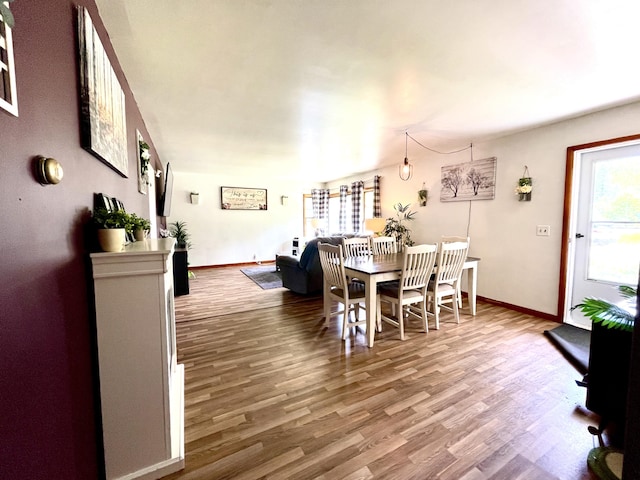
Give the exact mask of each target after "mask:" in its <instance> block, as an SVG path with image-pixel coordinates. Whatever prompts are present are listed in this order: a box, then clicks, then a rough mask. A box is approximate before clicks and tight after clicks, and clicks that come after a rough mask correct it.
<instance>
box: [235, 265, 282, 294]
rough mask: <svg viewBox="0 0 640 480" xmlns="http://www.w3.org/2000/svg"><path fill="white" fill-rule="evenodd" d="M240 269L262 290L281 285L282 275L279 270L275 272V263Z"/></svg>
mask: <svg viewBox="0 0 640 480" xmlns="http://www.w3.org/2000/svg"><path fill="white" fill-rule="evenodd" d="M240 271H241V272H242V273H244V274H245V275H246V276H247V277H249V278H250V279H251V280H253V281H254V282H256V283H257V284H258V285H259V286H260V288H262V289H263V290H271V289H272V288H280V287H282V277H281V274H280V272H276V266H275V265H260V266H258V267H247V268H241V269H240Z"/></svg>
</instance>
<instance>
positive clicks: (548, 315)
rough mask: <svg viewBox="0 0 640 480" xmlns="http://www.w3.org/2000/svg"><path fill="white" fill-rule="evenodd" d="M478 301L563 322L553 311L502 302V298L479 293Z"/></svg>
mask: <svg viewBox="0 0 640 480" xmlns="http://www.w3.org/2000/svg"><path fill="white" fill-rule="evenodd" d="M476 299H477V300H478V301H482V302H486V303H491V304H492V305H497V306H499V307H504V308H508V309H509V310H514V311H516V312H520V313H525V314H527V315H531V316H534V317H538V318H544V319H545V320H551V321H552V322H556V323H562V321H561V320H560V319H559V318H558V316H557V315H553V314H551V313H544V312H540V311H538V310H533V309H532V308H526V307H521V306H519V305H513V304H511V303H507V302H501V301H500V300H494V299H492V298H487V297H482V296H480V295H478V296H477V297H476Z"/></svg>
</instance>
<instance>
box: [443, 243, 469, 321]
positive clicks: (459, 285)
mask: <svg viewBox="0 0 640 480" xmlns="http://www.w3.org/2000/svg"><path fill="white" fill-rule="evenodd" d="M470 240H471V239H470V238H469V237H456V236H447V235H443V236H442V238H441V239H440V241H441V242H444V243H455V242H467V246H469V245H471V242H470ZM468 253H469V251H468V249H467V254H468ZM461 285H462V281H460V282H458V294H457V299H458V308H462V291H461Z"/></svg>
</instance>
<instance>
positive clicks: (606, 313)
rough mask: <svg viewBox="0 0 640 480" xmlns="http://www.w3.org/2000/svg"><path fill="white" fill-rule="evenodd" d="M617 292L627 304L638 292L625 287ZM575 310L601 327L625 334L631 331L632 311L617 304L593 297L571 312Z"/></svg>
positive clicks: (620, 287) (586, 299)
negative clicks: (621, 331)
mask: <svg viewBox="0 0 640 480" xmlns="http://www.w3.org/2000/svg"><path fill="white" fill-rule="evenodd" d="M618 292H620V295H621V296H622V297H623V298H625V299H626V301H627V302H630V301H631V300H632V299H634V298H635V297H636V295H637V293H638V290H637V289H636V288H633V287H630V286H627V285H621V286H619V287H618ZM575 308H578V309H580V311H581V312H582V313H584V315H585V316H586V317H588V318H590V319H591V320H592V321H593V323H596V324H601V325H602V326H603V327H606V328H610V329H614V330H623V331H626V332H632V331H633V326H634V321H635V318H634V315H633V313H631V312H632V309H629V310H628V309H625V308H624V307H622V306H620V305H619V304H615V303H611V302H608V301H607V300H602V299H600V298H593V297H587V298H585V299H584V300H582V302H581V303H579V304H578V305H576V306H575V307H573V308H572V310H573V309H575Z"/></svg>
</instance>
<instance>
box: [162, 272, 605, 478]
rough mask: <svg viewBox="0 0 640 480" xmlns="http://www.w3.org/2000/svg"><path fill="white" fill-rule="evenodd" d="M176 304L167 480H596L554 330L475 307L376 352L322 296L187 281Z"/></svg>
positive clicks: (205, 276)
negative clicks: (177, 431)
mask: <svg viewBox="0 0 640 480" xmlns="http://www.w3.org/2000/svg"><path fill="white" fill-rule="evenodd" d="M197 275H198V278H197V279H196V280H192V282H191V294H190V295H188V296H184V297H178V298H176V316H177V318H178V321H179V323H178V326H177V337H178V361H179V362H180V363H183V364H184V365H185V372H186V387H185V403H186V410H185V421H186V432H185V437H186V468H185V469H184V470H183V471H182V472H179V473H176V474H173V475H171V476H169V477H166V478H167V479H172V480H173V479H176V480H177V479H180V480H187V479H197V480H205V479H207V480H208V479H225V478H234V479H262V478H265V479H369V478H375V479H464V480H477V479H505V480H506V479H509V480H513V479H536V480H538V479H562V480H572V479H594V478H595V476H592V474H590V472H589V471H588V469H587V466H586V458H587V454H588V452H589V450H590V449H591V448H592V447H593V446H595V445H594V439H593V437H591V435H590V434H589V433H588V432H587V426H588V425H597V421H598V419H597V417H596V416H594V415H592V414H591V413H590V412H589V411H587V410H586V409H585V408H584V407H583V405H584V400H585V391H584V389H581V388H578V387H577V386H576V385H575V382H574V380H575V379H578V378H580V375H579V374H578V372H576V371H575V369H574V368H573V367H572V366H571V365H570V364H569V363H568V362H567V361H566V360H564V358H563V357H562V356H561V354H560V353H559V352H558V351H557V350H556V349H555V348H554V347H553V346H552V345H551V344H550V343H549V341H548V340H547V339H546V338H545V337H544V336H543V334H542V332H543V331H544V330H545V329H548V328H553V327H554V326H555V324H554V323H552V322H549V321H546V320H541V319H538V318H535V317H531V316H528V315H524V314H520V313H517V312H513V311H510V310H506V309H504V308H501V307H497V306H494V305H490V304H487V303H480V304H479V305H478V315H477V316H476V317H471V316H469V315H463V316H462V319H461V323H460V325H457V324H455V323H452V317H451V316H450V314H446V313H445V314H443V321H442V323H441V328H440V330H438V331H436V330H433V329H432V330H430V331H429V333H428V334H425V333H423V332H420V331H419V329H418V328H419V325H418V323H415V324H413V323H411V324H410V326H409V327H408V329H407V339H406V340H405V341H404V342H402V341H400V340H399V336H398V332H397V330H395V329H393V328H392V327H390V326H388V325H385V326H383V328H384V331H383V332H382V333H379V334H376V344H375V346H374V348H373V349H369V348H368V347H367V346H366V338H365V335H364V333H363V332H361V331H356V330H355V329H352V331H351V333H350V335H349V336H348V338H347V340H346V341H344V342H343V341H342V340H341V338H340V336H341V328H340V322H338V321H337V319H334V320H332V322H331V323H330V325H329V327H328V328H326V327H325V324H324V321H323V318H322V298H321V296H314V297H310V298H307V297H302V296H298V295H295V294H293V293H291V292H289V291H288V290H286V289H276V290H262V289H261V288H260V287H258V286H257V285H255V284H254V283H253V282H252V281H251V280H249V279H248V278H247V277H245V276H244V275H243V274H242V273H241V272H240V270H239V268H237V267H234V268H216V269H206V270H198V271H197Z"/></svg>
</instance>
